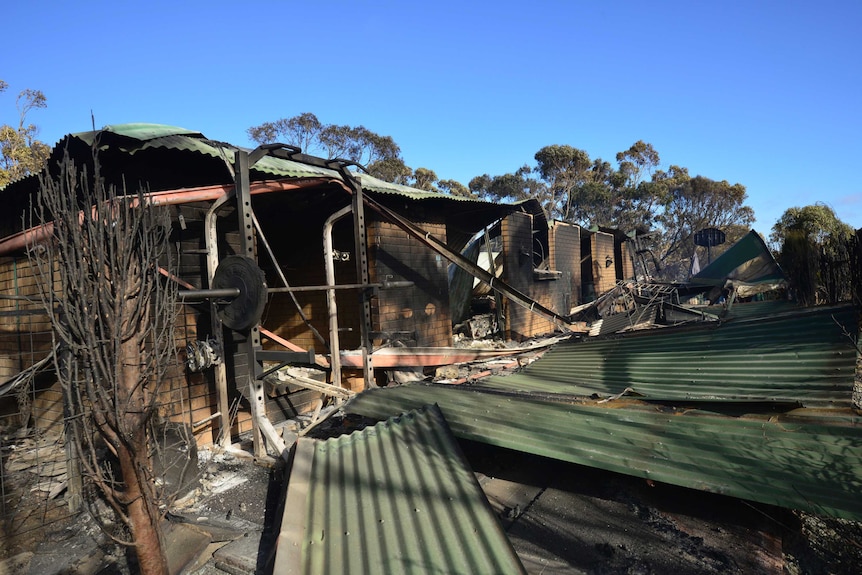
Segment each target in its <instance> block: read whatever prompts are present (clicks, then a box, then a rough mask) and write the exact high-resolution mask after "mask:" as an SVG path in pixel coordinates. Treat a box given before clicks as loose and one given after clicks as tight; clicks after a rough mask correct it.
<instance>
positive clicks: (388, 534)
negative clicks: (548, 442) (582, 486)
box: [273, 406, 524, 575]
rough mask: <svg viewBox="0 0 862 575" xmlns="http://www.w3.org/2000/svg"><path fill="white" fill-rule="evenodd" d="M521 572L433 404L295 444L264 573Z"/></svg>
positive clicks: (510, 548) (504, 536)
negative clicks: (271, 558) (269, 567)
mask: <svg viewBox="0 0 862 575" xmlns="http://www.w3.org/2000/svg"><path fill="white" fill-rule="evenodd" d="M523 572H524V569H523V567H522V566H521V563H520V560H519V559H518V557H517V555H516V554H515V551H514V549H513V548H512V545H511V543H510V542H509V540H508V539H507V538H506V535H505V534H504V532H503V530H502V528H501V526H500V523H499V521H498V520H497V518H496V516H495V515H494V513H493V511H492V509H491V506H490V505H489V504H488V500H487V499H486V498H485V495H484V493H483V492H482V490H481V488H480V487H479V484H478V483H477V481H476V478H475V476H474V475H473V473H472V472H471V471H470V469H469V468H468V467H467V465H466V462H465V461H464V458H463V455H462V454H461V451H460V448H459V447H458V444H457V442H456V441H455V439H454V437H453V436H452V432H451V431H450V429H449V427H448V426H447V425H446V422H445V420H444V419H443V415H442V414H441V413H440V410H439V409H438V408H437V407H436V406H427V407H421V408H419V409H418V410H416V411H411V412H410V413H406V414H404V415H400V416H397V417H393V418H391V419H389V420H387V421H385V422H382V423H379V424H377V425H375V426H374V427H369V428H366V429H364V430H362V431H357V432H354V433H352V434H350V435H345V436H341V437H338V438H334V439H328V440H326V441H319V440H314V439H309V438H301V439H300V440H299V441H298V442H297V445H296V452H295V455H294V458H293V464H292V468H291V473H290V478H289V483H288V488H287V496H286V500H285V505H284V517H283V519H282V525H281V533H280V534H279V537H278V544H277V550H276V558H275V566H274V569H273V574H274V575H286V574H288V573H290V574H294V573H308V574H312V573H313V574H315V575H317V574H323V573H349V574H354V573H374V574H377V573H523Z"/></svg>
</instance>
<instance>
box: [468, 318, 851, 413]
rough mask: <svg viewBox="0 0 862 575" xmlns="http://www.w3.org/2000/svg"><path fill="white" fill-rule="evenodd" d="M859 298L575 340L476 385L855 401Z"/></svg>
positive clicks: (812, 402) (669, 396) (649, 395)
mask: <svg viewBox="0 0 862 575" xmlns="http://www.w3.org/2000/svg"><path fill="white" fill-rule="evenodd" d="M856 334H857V327H856V314H855V311H854V309H853V307H852V306H840V307H825V308H809V309H799V310H796V311H794V312H792V313H789V314H782V315H777V316H773V317H754V318H738V319H732V320H729V321H725V322H722V323H699V324H693V325H690V326H685V327H668V328H662V329H658V330H650V331H648V332H636V333H631V334H624V335H622V334H621V335H617V336H613V337H611V338H607V339H588V340H585V341H571V342H567V343H562V344H559V345H557V346H556V347H555V348H554V349H552V350H550V351H549V352H548V353H546V354H545V355H544V357H542V359H541V360H540V361H537V362H534V363H533V364H531V365H530V366H528V367H526V368H525V369H524V370H522V371H521V372H519V373H516V374H513V375H509V376H506V377H491V378H488V379H486V380H483V381H482V382H481V383H479V384H477V385H480V386H482V387H492V388H494V387H503V388H505V389H517V390H521V391H538V392H543V393H562V394H569V395H572V394H574V395H585V396H589V395H591V394H593V393H597V394H599V395H602V396H610V395H616V394H619V393H622V392H623V391H624V390H626V389H627V388H629V389H631V390H633V392H634V393H635V394H639V395H640V396H642V397H644V398H645V399H650V400H663V401H680V400H747V401H774V402H801V403H802V404H804V405H805V406H820V407H824V406H832V407H849V406H850V405H851V399H852V390H853V381H854V377H855V369H856V356H857V350H856V347H855V342H856Z"/></svg>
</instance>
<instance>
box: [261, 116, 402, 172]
mask: <svg viewBox="0 0 862 575" xmlns="http://www.w3.org/2000/svg"><path fill="white" fill-rule="evenodd" d="M247 133H248V136H249V138H251V139H252V140H253V141H255V142H257V143H258V144H271V143H275V142H282V143H284V144H289V145H291V146H297V147H299V148H301V149H302V151H303V152H305V153H307V154H313V155H318V156H324V157H326V158H329V159H334V158H342V159H345V160H350V161H353V162H356V163H359V164H362V165H363V166H368V167H370V166H373V165H374V164H375V163H377V162H382V161H386V160H392V159H399V158H400V157H401V148H399V147H398V144H396V143H395V140H393V139H392V137H391V136H381V135H380V134H377V133H375V132H372V131H371V130H369V129H368V128H366V127H365V126H356V127H353V126H346V125H345V126H337V125H335V124H323V123H321V122H320V120H318V118H317V116H315V115H314V114H312V113H310V112H306V113H304V114H300V115H298V116H294V117H292V118H282V119H280V120H276V121H274V122H264V123H263V124H261V125H259V126H253V127H251V128H249V129H248V130H247Z"/></svg>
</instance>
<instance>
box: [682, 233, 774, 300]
mask: <svg viewBox="0 0 862 575" xmlns="http://www.w3.org/2000/svg"><path fill="white" fill-rule="evenodd" d="M689 282H690V283H692V284H699V285H710V286H715V287H725V286H726V285H727V284H728V283H730V284H731V285H733V286H734V288H735V289H736V291H737V295H738V296H739V297H747V296H750V295H754V294H757V293H761V292H763V291H768V290H771V289H776V288H777V287H779V286H781V285H784V284H786V282H787V279H786V277H785V276H784V272H783V271H782V270H781V267H780V266H779V265H778V262H776V261H775V258H774V257H773V256H772V252H771V251H770V250H769V247H767V245H766V242H764V241H763V238H761V237H760V234H758V233H757V232H755V231H754V230H751V231H750V232H748V233H747V234H746V235H744V236H742V238H741V239H740V240H739V241H738V242H736V243H735V244H733V245H732V246H730V247H729V248H728V249H727V251H725V252H724V253H722V254H721V255H720V256H718V257H717V258H715V261H713V262H712V263H711V264H709V265H708V266H706V267H705V268H703V269H702V270H701V271H700V272H698V273H697V274H695V275H694V276H692V277H691V278H690V279H689Z"/></svg>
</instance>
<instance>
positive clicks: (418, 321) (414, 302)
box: [367, 221, 452, 347]
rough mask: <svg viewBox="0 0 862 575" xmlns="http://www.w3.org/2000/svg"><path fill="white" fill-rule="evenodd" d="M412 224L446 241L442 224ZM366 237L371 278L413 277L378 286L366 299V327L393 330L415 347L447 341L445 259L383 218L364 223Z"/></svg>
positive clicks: (449, 328) (449, 327) (449, 324)
mask: <svg viewBox="0 0 862 575" xmlns="http://www.w3.org/2000/svg"><path fill="white" fill-rule="evenodd" d="M417 225H419V226H420V227H421V228H422V229H423V230H425V231H427V232H430V233H431V234H432V235H433V236H434V237H436V238H437V239H439V240H441V241H444V242H445V241H446V226H445V225H444V224H442V223H427V222H426V223H417ZM367 237H368V256H369V268H370V269H369V272H370V278H371V281H372V282H373V283H382V282H385V281H396V282H399V281H409V282H413V285H412V286H410V287H398V288H392V289H380V290H379V292H378V295H377V297H376V298H373V299H372V324H373V325H372V329H373V330H374V331H376V332H381V333H382V334H384V337H385V336H386V335H387V334H388V335H394V334H398V335H399V337H401V338H406V339H408V340H409V342H408V344H410V343H412V344H413V345H416V346H422V347H447V346H451V345H452V319H451V315H450V313H449V276H448V263H449V262H448V261H447V260H446V259H445V258H443V256H441V255H439V254H437V253H436V252H434V251H433V250H431V249H429V248H428V247H427V246H425V245H423V244H422V243H420V242H419V241H417V240H415V239H414V238H412V237H410V236H409V235H408V234H407V233H406V232H404V231H403V230H401V229H400V228H398V227H397V226H395V225H394V224H391V223H389V222H381V221H372V222H369V224H368V235H367ZM413 342H415V343H413Z"/></svg>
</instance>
